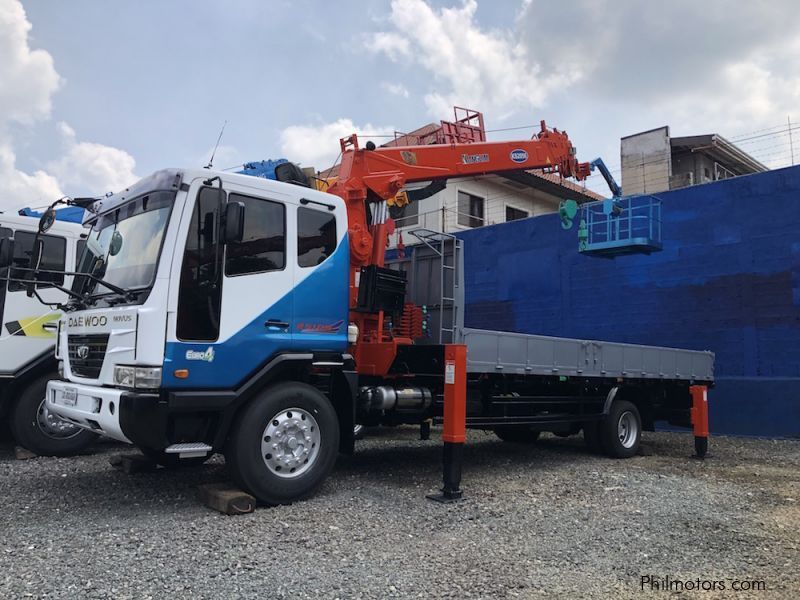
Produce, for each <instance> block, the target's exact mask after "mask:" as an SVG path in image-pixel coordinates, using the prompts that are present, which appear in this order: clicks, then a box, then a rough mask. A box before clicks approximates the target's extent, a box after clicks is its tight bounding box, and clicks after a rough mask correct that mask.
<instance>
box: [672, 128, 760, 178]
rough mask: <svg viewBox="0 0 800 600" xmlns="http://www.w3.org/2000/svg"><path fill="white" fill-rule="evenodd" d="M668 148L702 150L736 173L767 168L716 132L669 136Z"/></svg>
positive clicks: (740, 173)
mask: <svg viewBox="0 0 800 600" xmlns="http://www.w3.org/2000/svg"><path fill="white" fill-rule="evenodd" d="M670 148H671V150H672V152H673V153H675V152H681V151H684V152H702V153H704V154H707V155H708V156H710V157H711V158H712V159H714V160H716V161H717V162H719V163H722V164H723V165H724V166H725V167H726V168H728V169H732V170H734V171H735V172H736V174H737V175H748V174H750V173H763V172H765V171H768V170H769V169H768V168H767V167H766V166H765V165H764V164H762V163H760V162H759V161H757V160H756V159H755V158H753V157H752V156H750V155H749V154H747V153H746V152H744V151H743V150H742V149H740V148H739V147H738V146H736V145H735V144H733V143H731V142H729V141H728V140H726V139H725V138H724V137H722V136H721V135H719V134H718V133H709V134H705V135H690V136H685V137H673V138H670Z"/></svg>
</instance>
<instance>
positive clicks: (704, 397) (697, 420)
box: [689, 385, 708, 459]
mask: <svg viewBox="0 0 800 600" xmlns="http://www.w3.org/2000/svg"><path fill="white" fill-rule="evenodd" d="M689 393H690V394H691V395H692V410H691V416H692V427H693V428H694V451H695V454H694V458H699V459H703V458H705V457H706V455H707V454H708V387H707V386H705V385H693V386H690V387H689Z"/></svg>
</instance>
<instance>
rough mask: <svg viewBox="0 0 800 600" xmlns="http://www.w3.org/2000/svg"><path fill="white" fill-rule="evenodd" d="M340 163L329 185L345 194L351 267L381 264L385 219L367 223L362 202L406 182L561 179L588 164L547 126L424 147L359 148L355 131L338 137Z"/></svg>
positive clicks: (388, 194) (581, 172)
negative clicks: (536, 172) (547, 175)
mask: <svg viewBox="0 0 800 600" xmlns="http://www.w3.org/2000/svg"><path fill="white" fill-rule="evenodd" d="M340 144H341V149H342V163H341V167H340V168H339V176H338V179H337V180H336V182H335V183H334V184H333V185H332V186H331V187H330V189H328V192H329V193H331V194H336V195H338V196H340V197H341V198H343V199H344V200H345V202H346V203H347V207H348V218H349V222H350V229H349V232H348V233H349V237H350V253H351V264H352V266H353V267H361V266H365V265H368V264H375V265H379V266H382V265H383V254H384V250H385V248H386V237H387V233H386V228H385V226H384V223H385V219H382V218H380V217H378V218H377V219H376V218H375V216H374V215H373V218H372V219H371V222H368V213H367V207H366V203H369V202H375V203H378V204H380V203H381V202H385V201H386V200H388V199H389V198H393V197H394V196H395V195H396V194H397V193H398V192H399V191H400V190H402V189H403V187H404V186H405V185H406V184H408V183H415V182H421V181H437V180H442V179H452V178H457V177H467V176H475V175H490V174H496V173H503V172H508V171H519V170H529V169H545V170H548V171H550V172H554V173H559V174H561V176H562V177H575V178H576V179H579V180H582V179H585V178H586V177H587V176H588V175H589V173H590V167H589V163H579V162H578V161H577V159H576V158H575V148H574V146H573V145H572V143H571V142H570V140H569V137H568V136H567V133H566V132H564V131H559V130H557V129H552V130H551V129H547V127H546V125H545V122H544V121H542V122H541V131H540V132H539V133H538V134H537V135H535V136H534V137H533V138H532V139H530V140H522V141H503V142H471V143H450V144H432V145H427V146H395V147H380V148H377V147H375V145H374V144H372V143H370V142H368V143H367V146H366V148H360V147H359V144H358V137H357V136H356V135H355V134H353V135H351V136H349V137H346V138H342V139H341V140H340Z"/></svg>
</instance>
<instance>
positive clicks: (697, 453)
mask: <svg viewBox="0 0 800 600" xmlns="http://www.w3.org/2000/svg"><path fill="white" fill-rule="evenodd" d="M709 456H711V455H710V454H709V453H708V438H707V437H700V436H695V437H694V454H693V455H692V458H696V459H698V460H703V459H705V458H708V457H709Z"/></svg>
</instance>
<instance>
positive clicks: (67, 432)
mask: <svg viewBox="0 0 800 600" xmlns="http://www.w3.org/2000/svg"><path fill="white" fill-rule="evenodd" d="M36 424H37V425H38V426H39V431H41V432H42V433H43V434H44V435H46V436H47V437H49V438H52V439H54V440H66V439H69V438H71V437H75V436H76V435H78V434H79V433H80V432H81V428H80V427H78V426H77V425H75V424H74V423H70V422H69V421H65V420H64V419H59V418H58V417H57V416H56V415H54V414H53V413H51V412H50V411H49V410H47V403H46V402H45V401H44V399H43V400H42V401H41V402H40V403H39V410H37V411H36Z"/></svg>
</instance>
